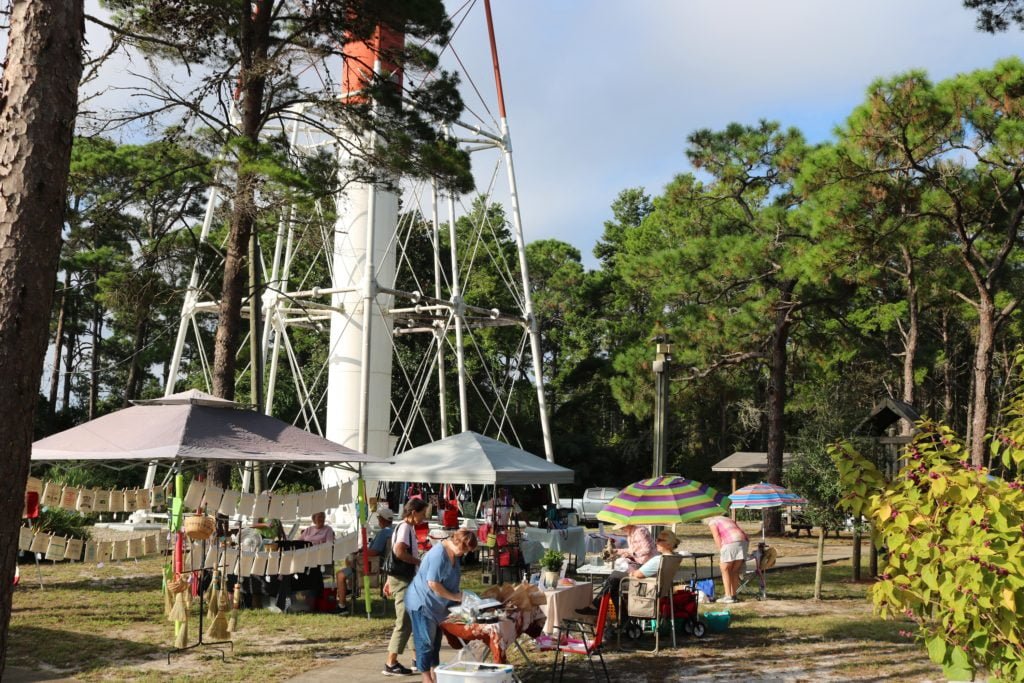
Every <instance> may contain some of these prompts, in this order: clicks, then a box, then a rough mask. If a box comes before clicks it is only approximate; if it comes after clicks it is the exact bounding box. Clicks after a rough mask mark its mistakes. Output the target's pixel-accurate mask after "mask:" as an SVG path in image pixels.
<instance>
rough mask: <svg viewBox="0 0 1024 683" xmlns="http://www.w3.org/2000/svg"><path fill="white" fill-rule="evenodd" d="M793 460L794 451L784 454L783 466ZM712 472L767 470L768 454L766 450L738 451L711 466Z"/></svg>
mask: <svg viewBox="0 0 1024 683" xmlns="http://www.w3.org/2000/svg"><path fill="white" fill-rule="evenodd" d="M792 460H793V454H792V453H783V454H782V466H783V467H785V466H786V465H788V464H789V463H790V462H792ZM711 471H712V472H767V471H768V454H767V453H765V452H763V451H762V452H760V453H758V452H753V453H751V452H745V451H736V452H735V453H733V454H732V455H730V456H729V457H727V458H724V459H722V460H719V461H718V462H717V463H715V464H714V465H712V466H711Z"/></svg>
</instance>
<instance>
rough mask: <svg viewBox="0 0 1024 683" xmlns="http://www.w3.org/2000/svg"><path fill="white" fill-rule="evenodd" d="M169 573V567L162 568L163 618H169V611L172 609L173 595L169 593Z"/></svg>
mask: <svg viewBox="0 0 1024 683" xmlns="http://www.w3.org/2000/svg"><path fill="white" fill-rule="evenodd" d="M170 571H171V568H170V566H167V567H165V568H164V580H163V594H164V616H165V617H166V616H170V614H171V610H172V609H174V593H172V592H171V578H170V576H169V574H170Z"/></svg>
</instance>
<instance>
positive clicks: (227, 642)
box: [167, 539, 235, 664]
mask: <svg viewBox="0 0 1024 683" xmlns="http://www.w3.org/2000/svg"><path fill="white" fill-rule="evenodd" d="M201 543H202V545H201V546H200V547H201V548H202V553H201V554H202V556H203V558H205V557H206V540H205V539H204V540H203V541H201ZM214 564H216V563H214ZM199 573H200V575H202V574H205V573H206V569H200V570H199ZM210 580H211V585H212V581H213V577H212V575H211V579H210ZM221 580H222V581H226V580H227V577H224V578H223V579H221ZM204 593H205V591H204V590H203V585H202V581H201V580H200V582H199V640H197V641H196V642H194V643H192V644H191V645H186V646H185V647H180V648H175V649H173V650H171V651H170V652H168V653H167V663H168V664H170V663H171V655H177V654H181V653H182V652H185V651H187V650H193V649H195V648H197V647H200V646H206V647H212V648H213V649H215V650H217V652H219V653H220V658H221V661H223V662H226V661H227V655H225V654H224V649H223V648H221V647H217V646H219V645H228V646H229V647H230V648H231V654H234V653H235V643H234V641H231V640H216V641H213V642H206V641H204V640H203V612H205V611H206V610H205V599H204V597H203V594H204ZM214 599H216V598H214Z"/></svg>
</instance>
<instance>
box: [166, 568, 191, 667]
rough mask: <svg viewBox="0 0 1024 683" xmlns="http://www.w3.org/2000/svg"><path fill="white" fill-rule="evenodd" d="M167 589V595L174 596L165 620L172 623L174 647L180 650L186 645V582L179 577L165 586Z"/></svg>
mask: <svg viewBox="0 0 1024 683" xmlns="http://www.w3.org/2000/svg"><path fill="white" fill-rule="evenodd" d="M167 589H168V593H173V594H174V603H173V604H172V605H171V610H170V612H169V613H168V615H167V620H168V621H173V622H174V647H176V648H178V649H181V648H183V647H185V646H186V645H188V601H187V600H186V598H185V594H186V593H187V592H188V582H187V581H185V579H183V578H181V576H180V575H179V576H178V578H176V579H174V581H171V582H170V583H169V584H167Z"/></svg>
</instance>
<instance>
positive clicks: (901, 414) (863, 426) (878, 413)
mask: <svg viewBox="0 0 1024 683" xmlns="http://www.w3.org/2000/svg"><path fill="white" fill-rule="evenodd" d="M920 419H921V414H920V413H919V412H917V409H916V408H914V406H912V405H910V404H909V403H904V402H903V401H896V400H894V399H891V398H887V399H885V400H884V401H882V402H881V403H879V404H877V405H876V406H875V407H874V408H872V409H871V414H870V415H868V416H867V417H866V418H864V421H863V422H861V423H860V424H859V425H857V429H856V430H855V432H856V433H857V434H864V435H866V436H875V437H880V436H885V434H886V430H887V429H889V427H891V426H892V425H894V424H895V423H897V422H899V421H900V420H908V421H909V422H910V423H911V424H913V423H915V422H917V421H918V420H920Z"/></svg>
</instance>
